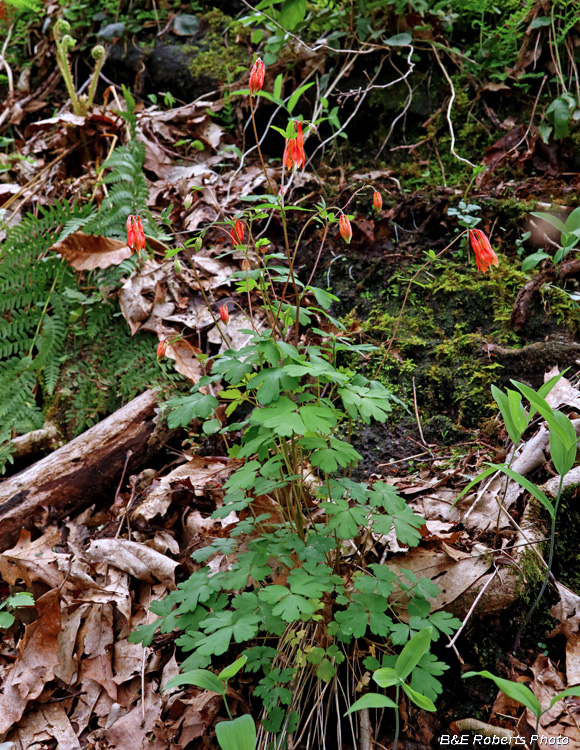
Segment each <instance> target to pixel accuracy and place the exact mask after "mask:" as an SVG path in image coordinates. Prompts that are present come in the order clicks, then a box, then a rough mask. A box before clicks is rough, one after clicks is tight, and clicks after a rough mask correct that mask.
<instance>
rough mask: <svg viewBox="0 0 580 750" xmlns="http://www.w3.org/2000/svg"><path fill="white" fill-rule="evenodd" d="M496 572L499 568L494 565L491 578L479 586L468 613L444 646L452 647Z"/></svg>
mask: <svg viewBox="0 0 580 750" xmlns="http://www.w3.org/2000/svg"><path fill="white" fill-rule="evenodd" d="M498 573H499V569H498V567H497V566H496V567H495V570H494V572H493V575H492V576H491V578H489V579H488V580H487V581H486V582H485V585H484V586H482V587H481V589H480V590H479V593H478V594H477V596H476V597H475V599H474V600H473V604H472V605H471V607H470V608H469V612H468V613H467V614H466V615H465V619H464V620H463V622H462V623H461V627H460V628H459V630H458V631H457V632H456V633H455V635H454V636H453V638H452V640H450V641H449V643H448V644H447V645H446V646H445V648H452V647H453V646H454V645H455V641H456V640H457V639H458V638H459V636H460V634H461V631H462V630H463V629H464V628H465V626H466V625H467V623H468V621H469V618H470V617H471V615H472V614H473V610H474V609H475V608H476V606H477V603H478V602H479V600H480V599H481V597H482V596H483V595H484V593H485V590H486V589H487V587H488V586H489V584H490V583H491V582H492V581H493V579H494V578H495V577H496V575H497V574H498Z"/></svg>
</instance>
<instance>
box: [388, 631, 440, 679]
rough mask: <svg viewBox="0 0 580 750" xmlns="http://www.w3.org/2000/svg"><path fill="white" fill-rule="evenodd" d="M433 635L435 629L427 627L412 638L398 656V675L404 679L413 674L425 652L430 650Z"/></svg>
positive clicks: (396, 665)
mask: <svg viewBox="0 0 580 750" xmlns="http://www.w3.org/2000/svg"><path fill="white" fill-rule="evenodd" d="M432 635H433V629H432V628H425V629H424V630H421V632H420V633H417V634H416V635H414V636H413V637H412V638H411V640H410V641H409V643H407V645H406V646H405V648H404V649H403V650H402V651H401V653H400V654H399V656H398V657H397V661H396V663H395V671H396V673H397V676H398V677H400V678H401V679H403V680H404V679H406V678H407V677H408V676H409V675H410V674H411V672H412V671H413V669H414V668H415V667H416V666H417V664H418V663H419V662H420V660H421V658H422V656H423V654H426V653H427V651H429V648H430V646H431V638H432Z"/></svg>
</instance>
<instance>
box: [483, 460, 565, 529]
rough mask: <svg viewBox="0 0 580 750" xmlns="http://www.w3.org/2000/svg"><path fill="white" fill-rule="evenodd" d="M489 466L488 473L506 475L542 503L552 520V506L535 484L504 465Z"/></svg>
mask: <svg viewBox="0 0 580 750" xmlns="http://www.w3.org/2000/svg"><path fill="white" fill-rule="evenodd" d="M489 466H490V469H491V472H490V473H493V472H494V471H501V472H503V473H504V474H507V476H508V477H509V478H510V479H513V480H514V482H517V483H518V484H519V485H520V486H521V487H523V488H524V489H525V490H527V491H528V492H529V493H530V495H533V496H534V497H535V498H536V500H538V501H539V502H540V503H542V505H543V506H544V508H546V510H547V511H548V513H549V514H550V515H551V516H552V518H554V506H553V505H552V503H551V502H550V501H549V500H548V498H547V497H546V495H544V493H543V492H542V490H541V489H539V488H538V487H536V485H535V484H533V483H532V482H530V480H529V479H526V477H524V476H522V475H521V474H518V472H517V471H514V470H513V469H509V468H508V467H507V466H505V465H504V464H489Z"/></svg>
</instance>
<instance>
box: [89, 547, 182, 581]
mask: <svg viewBox="0 0 580 750" xmlns="http://www.w3.org/2000/svg"><path fill="white" fill-rule="evenodd" d="M86 556H87V559H88V560H90V562H94V563H99V562H104V563H107V564H108V565H111V566H113V567H116V568H119V570H123V571H125V573H129V575H132V576H133V577H134V578H138V579H139V580H140V581H148V582H149V583H153V580H154V579H155V578H156V579H157V580H158V581H161V583H164V584H165V585H166V586H167V587H168V588H169V589H172V590H173V589H174V588H175V577H174V572H175V568H176V567H177V566H178V564H179V563H177V562H176V561H175V560H171V559H170V558H169V557H167V556H166V555H162V554H161V553H160V552H157V551H156V550H154V549H151V547H147V546H146V545H145V544H140V543H139V542H130V541H128V540H126V539H96V540H95V541H94V542H92V543H91V544H90V546H89V548H88V549H87V551H86Z"/></svg>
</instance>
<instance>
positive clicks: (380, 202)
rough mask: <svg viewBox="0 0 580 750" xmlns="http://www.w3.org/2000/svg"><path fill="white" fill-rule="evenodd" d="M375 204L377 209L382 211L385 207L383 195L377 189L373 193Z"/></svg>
mask: <svg viewBox="0 0 580 750" xmlns="http://www.w3.org/2000/svg"><path fill="white" fill-rule="evenodd" d="M373 206H374V207H375V208H376V209H377V211H380V210H381V208H382V207H383V196H382V195H381V194H380V193H379V191H378V190H375V192H374V193H373Z"/></svg>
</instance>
